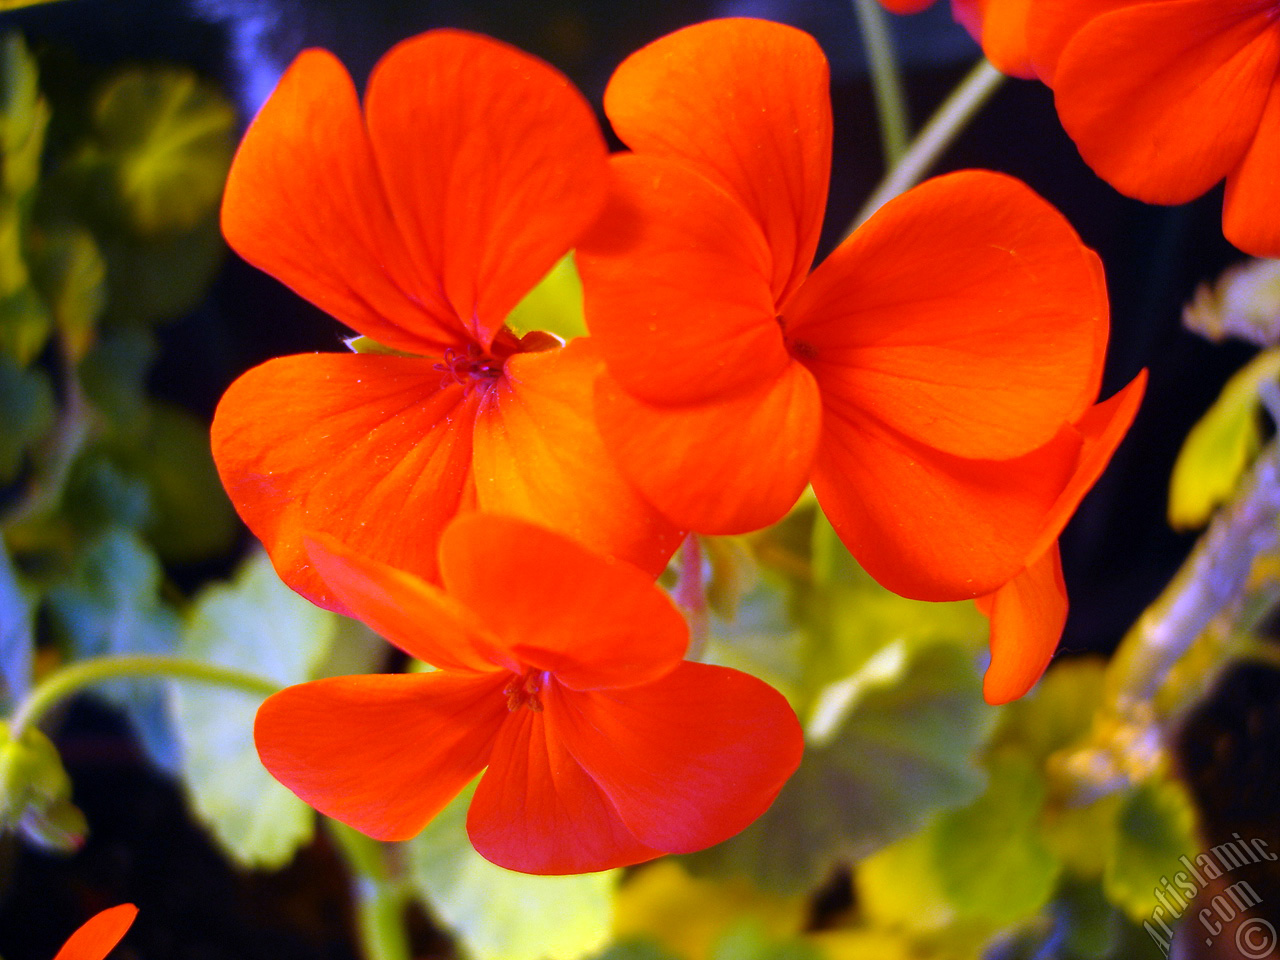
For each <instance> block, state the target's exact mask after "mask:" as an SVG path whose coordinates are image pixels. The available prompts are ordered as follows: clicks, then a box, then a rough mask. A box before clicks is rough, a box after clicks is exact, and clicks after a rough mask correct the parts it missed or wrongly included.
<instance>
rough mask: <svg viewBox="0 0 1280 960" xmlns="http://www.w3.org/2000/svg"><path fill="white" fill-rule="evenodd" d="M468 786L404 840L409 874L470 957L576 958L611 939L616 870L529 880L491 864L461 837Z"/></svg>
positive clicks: (482, 959) (489, 959)
mask: <svg viewBox="0 0 1280 960" xmlns="http://www.w3.org/2000/svg"><path fill="white" fill-rule="evenodd" d="M474 790H475V787H474V784H473V785H472V786H469V787H467V788H466V789H465V790H463V791H462V793H460V794H459V795H458V796H457V797H456V798H455V799H454V800H453V802H452V803H450V804H449V805H448V806H447V807H445V808H444V810H442V811H441V812H440V813H439V814H438V815H437V816H436V818H435V819H434V820H432V821H431V823H429V824H428V825H427V828H426V829H425V830H423V831H422V833H420V834H419V835H418V836H417V838H415V839H414V840H411V841H409V855H410V878H411V880H412V882H413V885H414V888H415V889H416V890H417V891H418V894H419V896H421V897H422V899H423V901H424V902H425V903H426V904H427V906H428V907H429V908H430V909H431V911H432V913H433V914H434V915H435V916H436V917H438V918H439V919H440V920H441V921H442V922H443V923H445V924H446V926H447V927H448V929H449V930H450V931H452V932H453V933H454V935H456V936H457V937H458V939H459V940H460V941H461V943H462V945H463V947H464V948H465V951H466V953H467V955H468V956H470V957H473V958H474V960H575V958H577V957H583V956H586V955H587V954H590V953H591V952H593V951H597V950H599V949H600V948H601V947H602V946H604V944H605V943H607V942H608V939H609V931H610V928H611V913H612V903H613V891H614V888H615V887H616V886H617V883H618V875H619V872H620V871H617V870H609V871H605V872H603V873H588V874H583V875H580V876H568V877H535V876H528V875H526V874H522V873H512V872H511V871H510V870H504V869H503V868H502V867H498V866H494V865H493V864H492V863H490V862H489V861H488V860H485V859H484V858H483V857H482V856H480V854H478V853H476V852H475V850H474V849H473V848H472V846H471V842H470V841H469V840H468V839H467V831H466V819H467V807H468V806H469V805H470V803H471V795H472V793H473V792H474Z"/></svg>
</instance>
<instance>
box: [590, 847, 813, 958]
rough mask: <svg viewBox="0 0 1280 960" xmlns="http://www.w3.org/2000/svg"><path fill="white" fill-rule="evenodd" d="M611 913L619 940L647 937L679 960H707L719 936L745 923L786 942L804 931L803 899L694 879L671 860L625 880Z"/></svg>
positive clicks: (737, 881) (737, 882) (742, 883)
mask: <svg viewBox="0 0 1280 960" xmlns="http://www.w3.org/2000/svg"><path fill="white" fill-rule="evenodd" d="M615 909H616V919H615V924H614V930H615V933H616V935H617V936H618V937H619V938H620V939H627V938H637V937H639V938H647V939H652V940H654V941H656V942H657V943H659V944H660V945H661V946H662V947H663V948H664V949H666V950H669V951H670V952H671V953H673V954H675V955H676V956H678V957H682V958H684V960H708V958H710V957H711V956H713V951H715V949H716V947H717V944H719V943H720V941H721V940H722V938H724V937H725V936H726V935H727V934H730V933H731V932H732V931H734V930H737V929H740V927H741V925H742V924H743V923H744V922H749V923H750V924H751V925H752V927H753V930H754V935H755V936H758V937H763V938H766V939H767V940H770V941H787V940H790V939H792V938H794V937H795V936H796V935H797V934H799V933H800V931H801V930H802V929H803V928H804V922H805V916H806V913H807V908H806V904H805V898H804V897H803V896H780V895H778V894H773V893H767V892H763V891H761V890H759V889H757V888H756V887H755V886H754V885H752V884H751V883H750V882H748V881H746V880H744V879H742V878H740V877H739V878H731V879H724V880H712V879H706V878H700V877H694V876H691V875H690V874H689V873H688V872H687V871H686V870H685V869H684V868H683V867H682V866H681V865H680V864H679V863H678V862H676V861H674V860H670V859H667V860H659V861H658V862H656V863H653V864H650V865H648V866H645V867H643V868H642V869H641V870H639V871H638V872H637V873H636V874H635V875H633V876H631V877H629V878H628V880H627V882H626V883H625V884H623V886H622V888H621V889H620V890H619V891H618V896H617V904H616V908H615Z"/></svg>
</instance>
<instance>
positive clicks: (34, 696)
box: [9, 656, 280, 740]
mask: <svg viewBox="0 0 1280 960" xmlns="http://www.w3.org/2000/svg"><path fill="white" fill-rule="evenodd" d="M122 677H131V678H136V677H166V678H169V679H173V680H190V681H193V682H195V683H209V684H213V685H215V686H219V687H232V688H234V689H236V690H243V691H244V692H245V693H252V694H259V695H261V696H263V697H268V696H270V695H271V694H273V693H275V692H276V691H278V690H279V689H280V685H279V684H278V683H273V682H272V681H270V680H265V679H263V678H262V677H258V676H254V675H253V674H250V673H244V672H243V671H240V670H233V669H231V668H229V667H220V666H217V665H215V664H211V663H201V662H200V661H198V660H186V659H183V658H182V657H150V656H109V657H94V658H93V659H91V660H81V661H79V662H78V663H73V664H70V665H69V666H65V667H61V668H59V669H57V670H55V671H53V672H52V673H50V674H49V675H48V676H46V677H45V678H44V679H43V680H41V681H40V682H39V683H38V684H36V686H35V688H34V689H33V690H32V691H31V692H30V693H29V694H28V695H27V697H26V699H25V700H23V701H22V703H20V704H19V705H18V707H17V709H16V710H14V712H13V716H12V718H11V719H10V721H9V736H10V737H11V738H12V739H14V740H17V739H19V738H20V737H21V736H22V733H23V732H24V731H25V730H26V729H27V727H29V726H34V725H35V724H38V723H39V722H40V720H41V719H42V718H43V717H44V715H45V714H46V713H48V712H49V710H50V709H51V708H53V707H54V706H56V705H57V704H58V703H59V702H61V701H62V700H65V699H66V698H67V697H69V696H71V695H72V694H74V693H78V692H79V691H80V690H82V689H83V688H85V687H89V686H93V685H94V684H96V683H101V682H102V681H104V680H116V679H120V678H122Z"/></svg>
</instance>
